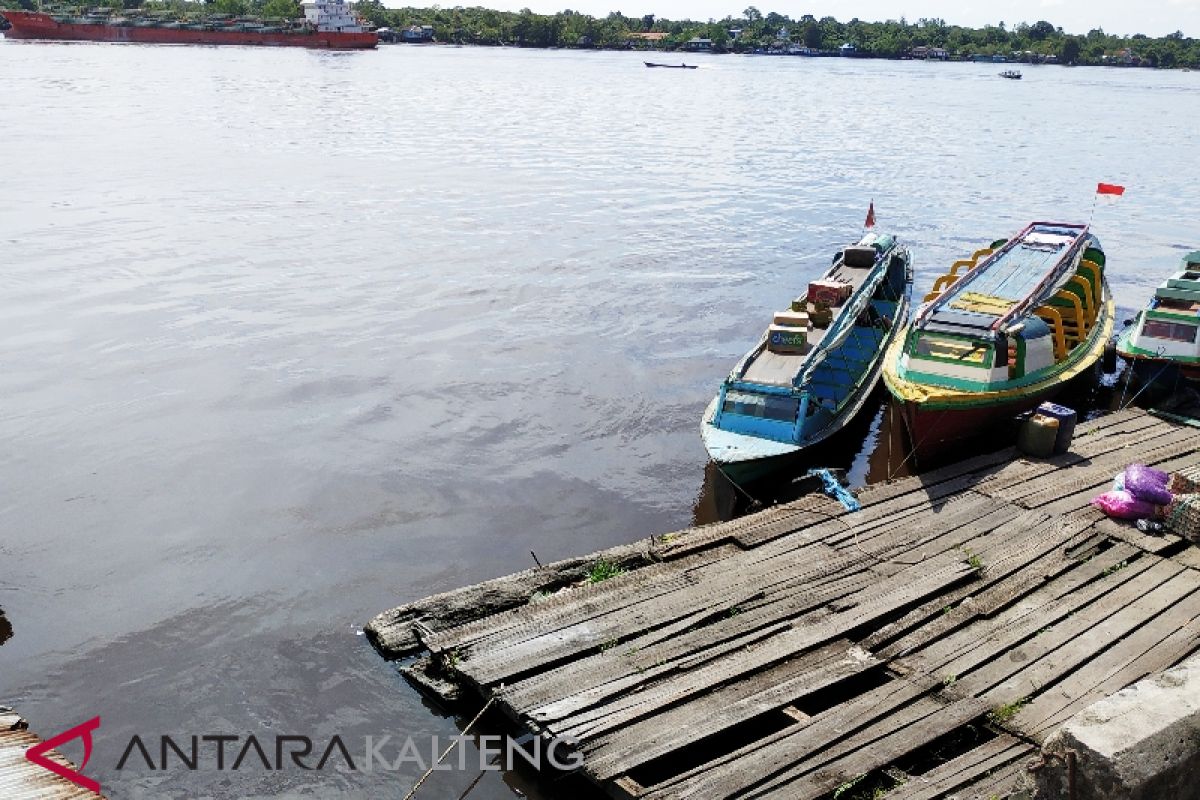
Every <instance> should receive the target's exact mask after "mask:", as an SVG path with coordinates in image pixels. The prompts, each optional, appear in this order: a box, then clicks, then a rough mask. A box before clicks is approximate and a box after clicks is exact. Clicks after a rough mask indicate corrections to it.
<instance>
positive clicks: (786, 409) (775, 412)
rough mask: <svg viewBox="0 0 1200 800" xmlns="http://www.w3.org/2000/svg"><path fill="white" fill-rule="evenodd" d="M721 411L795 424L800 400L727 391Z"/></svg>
mask: <svg viewBox="0 0 1200 800" xmlns="http://www.w3.org/2000/svg"><path fill="white" fill-rule="evenodd" d="M721 410H722V412H724V413H726V414H741V415H742V416H744V417H759V418H760V419H774V420H780V421H786V422H795V421H796V414H797V413H798V412H799V410H800V400H799V398H796V397H788V396H786V395H778V394H753V393H751V392H736V391H728V392H726V393H725V405H724V406H723V407H722V409H721Z"/></svg>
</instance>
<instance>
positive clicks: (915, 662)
mask: <svg viewBox="0 0 1200 800" xmlns="http://www.w3.org/2000/svg"><path fill="white" fill-rule="evenodd" d="M1135 554H1136V551H1135V550H1133V549H1132V548H1128V547H1124V548H1121V547H1115V548H1112V549H1110V550H1109V551H1107V552H1105V553H1102V554H1100V555H1099V556H1097V557H1096V558H1094V559H1091V560H1089V561H1087V562H1084V563H1078V562H1075V563H1070V564H1069V566H1068V565H1067V564H1063V565H1062V567H1061V571H1060V572H1059V573H1058V574H1057V575H1054V576H1053V577H1052V578H1051V579H1050V580H1047V581H1045V582H1044V583H1043V584H1042V585H1041V586H1039V587H1038V588H1037V589H1036V590H1035V591H1033V592H1030V593H1029V594H1028V595H1025V596H1022V597H1021V598H1020V600H1019V601H1018V602H1016V603H1014V604H1013V605H1011V606H1009V607H1008V608H1006V609H1005V611H1004V613H1003V614H1000V615H998V616H994V617H991V618H990V619H985V620H983V619H980V618H981V617H984V616H990V615H991V614H993V613H995V609H996V607H997V605H998V603H997V599H996V597H995V595H996V594H999V595H1000V596H1001V597H1003V598H1004V600H1005V605H1008V603H1009V602H1011V600H1012V598H1009V597H1008V596H1007V595H1008V588H1009V587H1008V584H1009V582H1010V581H1009V580H1001V581H998V582H995V583H992V584H991V585H989V586H987V587H986V588H984V589H983V590H982V591H981V592H979V593H978V594H976V595H974V596H972V599H971V602H963V603H960V604H958V605H957V606H955V607H954V608H949V609H948V610H946V611H944V612H943V613H940V614H938V615H937V616H934V617H932V618H931V619H930V621H929V623H928V624H926V625H923V626H921V627H920V628H917V629H915V630H913V631H912V632H911V633H910V634H909V635H907V636H905V637H903V638H899V639H896V640H894V641H892V642H891V643H890V644H888V645H887V646H886V647H881V648H872V649H873V651H874V652H876V654H877V655H879V656H880V657H882V658H893V657H900V656H904V655H905V654H910V653H911V654H912V657H911V658H910V659H909V660H907V661H906V662H905V663H904V669H905V670H912V669H926V670H930V669H933V670H940V669H942V667H943V664H944V662H945V660H946V659H949V658H951V657H953V656H960V657H961V656H963V655H965V654H966V653H968V652H969V651H970V650H971V649H972V648H975V647H984V646H987V647H991V646H992V645H993V641H992V640H994V639H998V638H999V637H1003V640H1004V641H1006V642H1007V641H1011V640H1012V637H1020V636H1023V635H1027V634H1028V633H1029V631H1030V630H1031V628H1030V625H1033V626H1036V627H1032V630H1035V631H1036V630H1038V629H1039V628H1040V627H1043V626H1044V625H1045V624H1046V620H1047V619H1048V617H1046V616H1044V614H1047V613H1049V614H1059V615H1062V614H1069V613H1071V611H1072V610H1073V609H1075V608H1077V607H1078V606H1079V605H1082V604H1083V603H1086V602H1089V601H1090V600H1091V599H1093V598H1094V597H1096V596H1099V594H1101V593H1104V592H1107V591H1110V590H1111V589H1112V588H1114V587H1115V586H1117V585H1119V584H1120V583H1121V582H1123V581H1125V580H1128V579H1130V578H1132V577H1133V576H1134V575H1136V574H1137V573H1138V572H1139V571H1141V570H1144V569H1147V568H1148V567H1149V566H1150V562H1149V561H1145V562H1142V563H1141V564H1138V565H1136V566H1135V567H1134V568H1133V569H1132V570H1130V571H1128V572H1125V573H1124V574H1122V575H1120V576H1118V577H1115V578H1113V579H1112V580H1111V581H1108V582H1107V583H1103V584H1102V583H1096V584H1095V585H1094V586H1092V588H1091V589H1090V590H1089V591H1087V592H1083V593H1080V594H1078V595H1074V593H1075V592H1076V591H1077V590H1079V589H1080V588H1081V587H1082V586H1084V585H1086V584H1088V583H1090V582H1092V581H1095V580H1096V579H1097V578H1099V577H1101V576H1103V575H1104V573H1105V572H1106V571H1108V570H1114V569H1115V568H1116V567H1117V566H1118V565H1119V564H1121V563H1122V562H1123V561H1125V560H1126V559H1129V558H1131V557H1133V555H1135ZM1010 580H1011V579H1010ZM1072 595H1074V596H1072ZM1068 597H1069V598H1071V601H1070V602H1067V603H1062V601H1063V599H1064V598H1068ZM1056 603H1060V604H1061V605H1058V606H1056V605H1055V604H1056ZM1030 615H1034V616H1036V619H1034V618H1032V617H1031V616H1030ZM1016 626H1020V627H1016ZM869 641H870V640H868V642H869ZM868 642H864V645H865V644H868ZM1002 648H1003V645H1001V649H1002ZM961 663H963V662H960V664H961ZM954 674H957V673H954Z"/></svg>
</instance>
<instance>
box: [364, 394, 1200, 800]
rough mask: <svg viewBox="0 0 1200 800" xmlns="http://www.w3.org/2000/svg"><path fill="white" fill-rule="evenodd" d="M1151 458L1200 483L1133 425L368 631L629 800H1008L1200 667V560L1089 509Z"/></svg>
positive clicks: (797, 509) (1093, 431)
mask: <svg viewBox="0 0 1200 800" xmlns="http://www.w3.org/2000/svg"><path fill="white" fill-rule="evenodd" d="M1131 462H1141V463H1145V464H1150V465H1154V466H1156V467H1158V468H1160V469H1166V470H1171V469H1177V468H1180V467H1184V466H1193V465H1197V464H1200V434H1198V432H1197V430H1196V429H1195V428H1192V427H1188V426H1185V425H1179V424H1176V423H1174V422H1172V421H1168V420H1165V419H1161V418H1158V417H1155V416H1152V415H1149V414H1147V413H1144V412H1140V411H1122V412H1118V413H1116V414H1112V415H1109V416H1106V417H1103V418H1100V419H1098V420H1094V421H1092V422H1089V423H1086V424H1084V425H1081V426H1080V427H1079V429H1078V431H1077V434H1076V438H1075V443H1074V446H1073V448H1072V450H1071V452H1069V453H1067V454H1064V455H1060V456H1055V457H1053V458H1051V459H1047V460H1044V461H1032V460H1026V459H1022V458H1020V457H1019V456H1018V455H1017V454H1016V453H1015V452H1014V451H1012V450H1008V451H1003V452H1000V453H993V454H987V455H981V456H977V457H975V458H972V459H970V460H968V461H965V462H962V463H960V464H956V465H953V466H951V467H947V468H944V469H941V470H938V471H935V472H933V473H929V474H927V475H923V476H918V477H915V478H908V479H904V480H900V481H895V482H892V483H887V484H881V485H877V486H873V487H869V488H867V489H865V490H864V491H863V492H862V493H861V495H860V501H861V502H862V505H863V508H862V510H861V511H857V512H854V513H849V512H846V511H845V510H843V508H842V507H841V506H840V505H838V504H837V503H835V502H833V501H830V500H828V499H826V498H823V497H806V498H804V499H802V500H800V501H797V502H796V503H792V504H789V505H787V506H782V507H778V508H775V509H771V510H770V511H767V512H763V513H761V514H758V515H755V516H751V517H746V518H743V519H739V520H735V521H733V522H730V523H722V524H717V525H711V526H707V527H704V528H700V529H694V530H690V531H685V532H681V533H680V534H677V535H674V536H667V537H662V538H661V539H657V540H655V542H654V546H653V548H652V549H653V552H652V554H651V555H652V558H651V559H650V561H649V562H648V563H647V564H646V565H645V566H642V567H640V568H636V569H631V570H628V571H626V572H624V573H623V574H620V575H617V576H616V577H613V578H610V579H608V580H605V581H603V582H601V583H596V584H583V585H578V586H575V587H574V588H571V589H570V590H569V591H565V592H560V593H558V594H555V595H553V596H551V597H549V598H547V599H542V600H539V601H535V602H527V603H522V604H520V605H515V606H513V607H511V608H508V609H506V610H499V611H495V610H493V612H494V613H488V614H487V615H486V616H483V617H481V618H479V619H474V620H470V621H467V622H465V623H461V624H453V625H448V626H439V624H438V621H437V620H436V619H431V618H426V619H416V620H414V619H413V617H414V614H415V612H414V610H413V608H414V607H412V606H410V607H402V608H400V609H396V610H394V611H392V612H388V613H385V614H383V615H380V617H378V618H377V619H376V620H374V621H372V623H371V624H370V625H369V626H368V629H367V630H368V634H370V635H371V638H372V640H373V641H374V642H375V644H376V645H377V646H378V647H379V649H380V650H381V651H382V652H383V653H384V654H385V655H389V656H396V655H400V654H401V652H400V651H401V650H403V649H404V647H403V646H402V644H401V643H403V642H404V641H405V639H404V636H406V635H408V634H403V635H401V634H399V633H396V632H395V631H396V629H397V627H398V626H399V625H400V623H401V622H405V623H406V624H408V625H409V626H415V631H416V636H417V638H418V639H419V641H420V644H421V646H422V647H423V648H424V649H425V650H427V651H428V658H427V659H426V660H424V661H423V662H421V667H420V668H419V669H418V670H417V671H418V672H424V673H432V674H434V675H435V676H440V678H439V679H442V680H448V681H450V682H451V683H453V684H454V685H456V686H458V687H463V688H465V689H467V690H469V692H468V693H473V694H474V695H475V696H476V697H477V698H483V697H493V696H494V697H495V698H496V699H495V703H496V704H498V705H499V706H500V708H502V709H503V710H504V712H505V713H506V714H507V715H508V716H509V717H510V718H511V720H512V721H513V722H515V723H516V724H517V725H519V726H520V727H521V728H523V729H525V730H527V731H529V732H531V733H533V734H535V735H541V736H546V737H557V738H560V739H567V740H569V741H571V742H572V743H574V746H575V747H576V748H577V749H578V752H579V753H580V754H582V756H583V766H582V772H583V774H584V775H585V776H586V777H587V778H588V779H589V780H590V781H592V782H594V783H595V784H596V785H597V786H599V787H601V788H602V789H603V790H604V791H606V792H607V793H609V794H610V795H611V796H614V797H622V798H625V797H630V798H653V799H654V800H665V798H676V797H704V798H709V797H711V798H725V797H745V798H789V800H800V799H802V798H825V797H830V796H832V795H834V794H835V793H836V794H837V795H838V796H839V797H844V798H851V797H858V796H862V797H871V796H873V794H876V793H877V792H884V793H886V796H887V797H888V798H908V799H909V800H913V799H915V798H935V797H945V796H956V797H964V798H965V797H981V798H990V797H1005V796H1007V795H1008V793H1009V791H1010V790H1011V789H1012V788H1013V786H1014V785H1015V784H1016V783H1017V782H1018V779H1019V773H1020V771H1021V770H1022V769H1023V768H1024V766H1025V764H1026V763H1028V762H1029V761H1030V760H1031V758H1032V757H1033V756H1034V754H1035V752H1036V750H1037V747H1038V745H1039V743H1040V742H1041V741H1042V740H1043V739H1044V738H1045V737H1046V736H1047V735H1048V734H1049V733H1050V732H1052V731H1053V730H1055V728H1056V727H1057V726H1058V725H1060V724H1061V723H1062V722H1063V721H1064V720H1066V719H1067V718H1068V717H1070V716H1071V715H1072V714H1074V713H1075V712H1076V711H1078V710H1080V709H1081V708H1083V707H1084V706H1086V705H1087V704H1090V703H1091V702H1093V701H1095V700H1096V699H1098V698H1100V697H1103V696H1105V695H1107V694H1110V693H1112V692H1115V691H1117V690H1119V689H1121V688H1123V687H1125V686H1128V685H1129V684H1131V683H1133V682H1135V681H1137V680H1139V679H1141V678H1142V677H1144V676H1146V675H1148V674H1150V673H1153V672H1156V671H1159V670H1162V669H1164V668H1167V667H1169V666H1172V665H1173V664H1175V663H1178V662H1179V661H1181V660H1183V659H1184V658H1185V657H1187V656H1188V655H1189V654H1191V653H1192V652H1193V651H1196V650H1197V649H1200V570H1198V564H1200V560H1198V559H1197V558H1196V557H1195V555H1194V552H1193V551H1192V549H1191V546H1190V545H1188V544H1187V543H1186V542H1182V541H1180V540H1179V539H1178V537H1175V536H1172V535H1167V536H1150V535H1145V534H1142V533H1139V532H1138V531H1137V530H1136V529H1135V528H1133V527H1132V526H1129V525H1125V524H1120V523H1114V522H1111V521H1108V520H1106V519H1104V518H1103V517H1102V515H1100V513H1099V512H1097V511H1096V510H1094V509H1093V508H1092V507H1091V506H1090V505H1089V503H1088V501H1089V500H1090V499H1091V498H1092V497H1093V496H1095V494H1097V493H1098V492H1099V491H1101V490H1102V489H1103V488H1104V487H1105V486H1106V485H1108V484H1109V483H1111V481H1112V477H1113V475H1114V474H1115V473H1116V472H1119V471H1120V470H1121V469H1123V468H1124V467H1125V466H1126V465H1127V464H1129V463H1131ZM523 580H526V581H527V580H528V576H526V577H525V578H523ZM523 585H524V584H523ZM434 606H436V604H434ZM434 606H424V607H425V608H431V607H434ZM456 621H457V620H456ZM392 641H394V642H396V643H398V645H397V647H396V648H392V647H390V646H389V642H392Z"/></svg>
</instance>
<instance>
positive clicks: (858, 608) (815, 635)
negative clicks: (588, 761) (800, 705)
mask: <svg viewBox="0 0 1200 800" xmlns="http://www.w3.org/2000/svg"><path fill="white" fill-rule="evenodd" d="M972 573H973V570H972V569H971V568H970V567H969V566H968V565H966V564H964V563H962V562H960V561H947V560H943V561H942V563H940V564H937V563H934V564H930V565H929V572H928V573H927V574H924V575H907V574H902V575H898V576H896V577H895V578H893V579H888V580H886V581H884V582H883V583H881V584H880V585H879V586H878V587H874V588H872V589H870V590H868V591H865V592H862V593H860V597H859V600H858V601H856V602H855V603H854V604H853V605H850V606H849V607H848V608H847V609H846V610H844V611H840V612H836V613H831V614H828V615H827V616H826V617H825V618H824V619H823V620H821V621H819V622H818V621H816V620H804V621H802V622H797V624H796V625H794V626H793V627H790V628H787V629H785V630H781V631H779V632H778V633H776V634H775V635H773V636H770V637H768V638H764V639H762V640H761V641H759V642H758V643H757V644H756V646H755V647H739V648H737V649H734V650H729V651H728V652H723V653H721V655H720V657H718V658H715V659H710V660H706V661H705V662H704V663H699V664H698V665H695V666H692V665H687V666H688V667H689V668H686V669H680V670H679V671H677V672H675V673H674V674H671V675H670V676H668V677H666V678H665V679H663V680H661V681H659V682H657V683H654V684H652V685H649V686H646V687H645V688H644V689H642V690H641V691H639V692H637V693H636V694H635V695H632V696H629V697H626V698H622V699H620V700H617V701H614V702H611V703H609V705H608V706H607V707H606V708H605V711H606V712H607V713H611V714H618V713H619V714H622V715H624V718H628V719H636V718H638V717H641V716H646V715H648V714H650V713H653V712H654V710H655V709H656V708H662V707H666V706H670V705H675V704H677V703H680V702H682V701H684V700H685V699H687V698H688V697H690V696H692V695H695V694H697V693H700V692H705V691H711V690H712V689H713V688H714V687H716V686H719V685H722V684H724V683H726V682H728V681H732V680H737V679H739V678H743V677H744V676H746V675H749V674H753V673H755V672H757V671H758V670H761V669H763V668H764V667H767V666H769V665H772V664H774V663H777V662H779V661H781V660H783V659H785V658H788V657H790V656H793V655H796V654H798V653H802V652H804V651H806V650H810V649H813V648H815V647H817V646H819V645H822V644H825V643H827V642H830V641H833V640H835V639H837V638H840V637H841V636H842V635H844V634H845V632H846V631H849V630H853V629H855V628H858V627H860V626H862V625H864V624H866V623H868V622H870V621H871V620H873V619H876V618H878V617H879V616H882V615H886V614H889V613H892V612H893V610H894V609H897V608H903V607H905V606H906V605H907V604H910V603H914V602H920V601H921V600H923V599H924V598H925V597H927V596H928V595H930V594H936V593H937V592H939V591H942V590H944V589H945V588H946V587H947V586H948V585H952V584H953V583H955V582H957V581H960V580H963V579H964V578H966V577H967V576H969V575H971V574H972ZM552 705H553V704H552ZM542 711H543V712H544V713H546V714H548V715H549V716H551V717H554V716H557V715H558V714H559V713H560V711H559V710H557V709H554V708H553V707H552V708H548V709H542Z"/></svg>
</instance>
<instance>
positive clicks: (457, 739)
mask: <svg viewBox="0 0 1200 800" xmlns="http://www.w3.org/2000/svg"><path fill="white" fill-rule="evenodd" d="M500 688H501V689H503V688H504V686H503V685H501V687H500ZM495 700H496V695H495V694H493V695H492V696H491V697H489V698H488V701H487V702H486V703H484V704H483V708H481V709H479V713H478V714H476V715H475V719H473V720H471V721H470V722H468V723H467V727H465V728H463V731H462V736H466V735H467V734H468V733H470V732H471V728H473V727H475V723H476V722H479V720H480V718H481V717H482V716H483V715H484V713H485V712H486V711H487V710H488V708H489V707H490V706H491V705H492V703H493V702H495ZM462 736H456V737H455V738H454V741H452V742H451V743H450V746H449V747H447V748H446V749H445V750H443V751H442V754H441V755H440V756H438V760H437V761H435V762H433V766H432V767H430V768H429V769H427V770H425V774H424V775H422V776H421V777H420V778H418V779H417V782H416V783H414V784H413V787H412V788H411V789H409V790H408V794H406V795H404V800H412V798H413V796H414V795H415V794H416V793H417V790H418V789H420V788H421V784H423V783H424V782H425V781H426V779H428V778H429V776H430V775H432V774H433V772H434V770H436V769H437V767H438V765H439V764H441V763H442V762H443V761H445V760H446V756H448V755H450V752H451V751H452V750H454V748H455V747H457V746H458V743H459V742H460V741H462ZM480 777H483V776H482V775H481V776H480ZM475 783H479V778H476V779H475ZM475 783H473V784H471V786H470V787H469V788H468V789H467V791H470V790H471V789H474V788H475ZM463 796H464V797H465V796H466V795H465V793H464V795H463Z"/></svg>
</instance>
